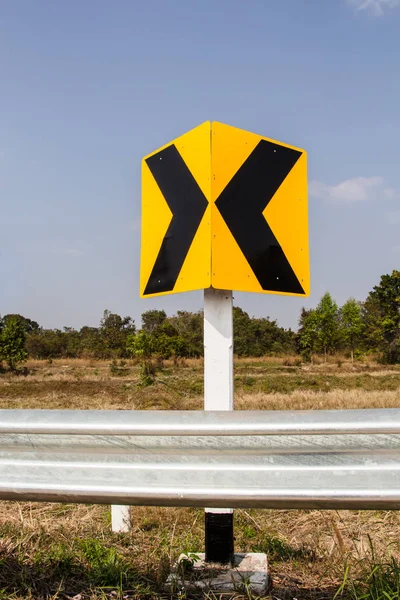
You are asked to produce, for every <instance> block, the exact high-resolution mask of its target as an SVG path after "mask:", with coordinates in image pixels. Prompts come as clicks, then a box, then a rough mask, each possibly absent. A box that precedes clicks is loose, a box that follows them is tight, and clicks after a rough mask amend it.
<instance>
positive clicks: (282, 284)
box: [215, 140, 305, 294]
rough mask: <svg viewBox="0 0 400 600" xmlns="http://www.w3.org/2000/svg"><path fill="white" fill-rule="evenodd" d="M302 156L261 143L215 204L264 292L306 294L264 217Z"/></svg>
mask: <svg viewBox="0 0 400 600" xmlns="http://www.w3.org/2000/svg"><path fill="white" fill-rule="evenodd" d="M300 156H301V152H299V151H298V150H293V149H292V148H287V147H286V146H280V145H279V144H274V143H273V142H268V141H267V140H261V141H260V142H259V143H258V144H257V146H256V147H255V149H254V150H253V152H252V153H251V154H250V156H249V157H248V158H247V159H246V161H245V162H244V163H243V165H242V166H241V167H240V169H239V170H238V171H237V172H236V174H235V175H234V177H233V178H232V179H231V180H230V182H229V183H228V185H227V186H226V187H225V189H224V190H223V192H221V194H220V196H219V197H218V199H217V201H216V203H215V204H216V206H217V208H218V210H219V211H220V213H221V215H222V217H223V218H224V220H225V222H226V224H227V225H228V227H229V229H230V231H231V233H232V235H233V237H234V238H235V240H236V242H237V243H238V245H239V246H240V248H241V250H242V252H243V254H244V256H245V258H246V259H247V261H248V263H249V265H250V267H251V268H252V270H253V272H254V274H255V276H256V277H257V279H258V281H259V283H260V285H261V287H262V289H263V290H268V291H272V292H287V293H293V294H304V293H305V292H304V289H303V287H302V285H301V283H300V282H299V280H298V279H297V277H296V274H295V273H294V271H293V269H292V267H291V266H290V263H289V261H288V259H287V258H286V256H285V254H284V252H283V250H282V248H281V246H280V244H279V242H278V240H277V239H276V237H275V235H274V234H273V232H272V230H271V228H270V226H269V225H268V223H267V221H266V220H265V218H264V215H263V214H262V213H263V211H264V210H265V208H266V206H267V205H268V203H269V202H270V200H271V199H272V198H273V196H274V194H275V192H276V191H277V190H278V188H279V187H280V185H281V184H282V182H283V181H284V180H285V179H286V177H287V176H288V174H289V173H290V171H291V170H292V169H293V167H294V165H295V164H296V162H297V161H298V159H299V158H300ZM283 214H284V212H283ZM283 218H284V217H283Z"/></svg>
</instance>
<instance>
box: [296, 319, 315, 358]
mask: <svg viewBox="0 0 400 600" xmlns="http://www.w3.org/2000/svg"><path fill="white" fill-rule="evenodd" d="M318 342H319V329H318V317H317V313H316V311H315V310H314V309H310V310H307V309H305V308H304V307H303V308H302V309H301V314H300V319H299V331H298V344H299V348H300V352H301V353H302V355H303V358H304V359H305V360H307V361H311V362H312V360H313V354H315V353H316V352H317V350H318Z"/></svg>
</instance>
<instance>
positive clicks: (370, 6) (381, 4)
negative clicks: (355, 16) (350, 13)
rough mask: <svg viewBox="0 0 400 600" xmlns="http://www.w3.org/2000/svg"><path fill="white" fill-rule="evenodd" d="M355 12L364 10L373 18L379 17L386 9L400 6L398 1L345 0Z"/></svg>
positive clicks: (399, 0)
mask: <svg viewBox="0 0 400 600" xmlns="http://www.w3.org/2000/svg"><path fill="white" fill-rule="evenodd" d="M347 3H348V4H350V5H351V6H354V8H355V9H356V10H365V11H367V12H369V14H370V15H372V16H374V17H381V16H382V15H383V14H384V13H385V10H386V9H388V8H396V7H397V6H400V0H347Z"/></svg>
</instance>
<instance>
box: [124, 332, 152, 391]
mask: <svg viewBox="0 0 400 600" xmlns="http://www.w3.org/2000/svg"><path fill="white" fill-rule="evenodd" d="M153 341H154V339H153V337H152V335H151V334H150V333H147V332H146V331H143V330H140V331H138V332H137V333H136V334H135V333H130V334H129V335H128V337H127V340H126V349H127V352H128V353H129V354H130V355H131V356H133V357H134V358H137V359H138V361H139V363H140V378H141V383H142V385H151V384H152V383H153V382H154V375H155V373H156V366H155V364H154V362H153V361H152V357H153V354H154V344H153Z"/></svg>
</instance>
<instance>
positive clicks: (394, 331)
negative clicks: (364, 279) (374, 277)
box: [367, 271, 400, 363]
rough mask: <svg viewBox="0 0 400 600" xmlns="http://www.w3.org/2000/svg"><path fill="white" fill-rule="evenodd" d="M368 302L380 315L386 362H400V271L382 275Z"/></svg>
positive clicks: (379, 320)
mask: <svg viewBox="0 0 400 600" xmlns="http://www.w3.org/2000/svg"><path fill="white" fill-rule="evenodd" d="M367 302H369V304H370V305H373V306H374V308H375V311H376V313H377V315H378V322H379V327H380V329H381V335H382V341H383V344H382V346H383V353H384V358H385V360H386V362H388V363H398V362H400V271H392V274H391V275H382V277H381V280H380V283H379V285H376V286H375V287H374V288H373V290H372V291H371V292H370V294H369V296H368V298H367Z"/></svg>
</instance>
